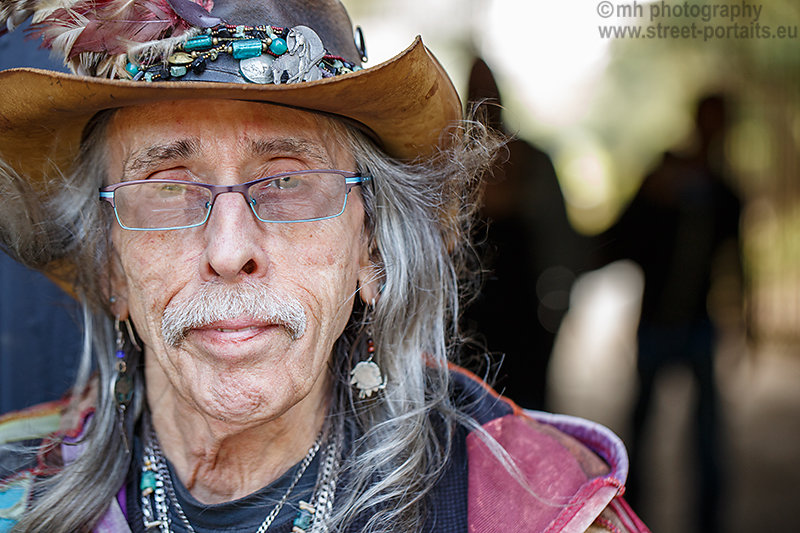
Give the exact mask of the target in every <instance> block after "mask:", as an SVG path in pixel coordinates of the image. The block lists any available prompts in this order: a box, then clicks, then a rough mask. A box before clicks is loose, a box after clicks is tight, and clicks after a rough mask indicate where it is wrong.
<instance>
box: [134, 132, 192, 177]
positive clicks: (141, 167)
mask: <svg viewBox="0 0 800 533" xmlns="http://www.w3.org/2000/svg"><path fill="white" fill-rule="evenodd" d="M200 152H201V150H200V140H199V139H197V138H194V137H193V138H188V139H179V140H176V141H173V142H171V143H168V144H160V145H156V146H149V147H147V148H144V149H142V150H139V151H137V152H135V153H133V154H132V155H131V156H130V157H128V158H127V159H126V160H125V163H124V164H123V166H122V172H123V176H128V175H130V174H137V173H141V172H145V171H147V170H150V169H151V168H154V167H156V166H158V165H159V164H161V163H163V162H165V161H175V160H185V159H190V158H192V157H194V156H196V155H198V154H200Z"/></svg>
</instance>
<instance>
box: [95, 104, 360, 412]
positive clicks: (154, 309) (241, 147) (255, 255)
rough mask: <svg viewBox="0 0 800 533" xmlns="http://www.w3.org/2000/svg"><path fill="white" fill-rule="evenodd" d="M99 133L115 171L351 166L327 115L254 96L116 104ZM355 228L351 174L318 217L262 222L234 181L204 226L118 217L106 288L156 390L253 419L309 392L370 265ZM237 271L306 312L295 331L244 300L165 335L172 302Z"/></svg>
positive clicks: (223, 180)
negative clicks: (337, 199) (125, 315)
mask: <svg viewBox="0 0 800 533" xmlns="http://www.w3.org/2000/svg"><path fill="white" fill-rule="evenodd" d="M107 147H108V148H107V149H108V156H109V157H108V165H109V166H108V171H109V172H108V176H109V183H116V182H119V181H129V180H137V179H148V178H150V179H153V178H170V179H195V180H197V181H201V182H204V183H211V184H217V185H233V184H238V183H243V182H246V181H251V180H253V179H257V178H260V177H264V176H269V175H273V174H277V173H280V172H286V171H293V170H306V169H314V168H334V169H340V170H355V164H354V161H353V158H352V156H351V155H350V154H349V153H346V151H345V150H344V149H343V148H342V147H341V145H340V144H339V143H337V141H336V138H335V137H334V133H333V130H332V128H331V126H330V122H329V119H326V118H323V117H320V116H315V115H312V114H311V113H306V112H302V111H297V110H292V109H288V108H282V107H277V106H271V105H267V104H258V103H250V102H237V101H224V100H205V101H180V102H165V103H161V104H156V105H148V106H146V107H131V108H124V109H122V110H120V111H118V112H117V113H116V114H115V115H114V117H113V119H112V121H111V124H110V126H109V137H108V144H107ZM363 228H364V210H363V204H362V202H361V197H360V193H359V189H358V188H356V189H354V190H353V191H352V192H351V193H350V196H349V198H348V201H347V208H346V210H345V211H344V213H343V214H342V215H341V216H339V217H336V218H332V219H328V220H322V221H316V222H301V223H289V224H281V223H265V222H261V221H259V220H258V219H256V218H255V216H254V215H253V212H252V211H251V210H250V208H249V206H248V205H247V203H246V201H245V199H244V197H243V196H242V195H240V194H237V193H230V194H228V193H226V194H222V195H220V196H218V197H217V200H216V203H215V204H214V206H213V209H212V210H211V214H210V217H209V219H208V221H207V223H206V224H205V225H204V226H200V227H194V228H188V229H179V230H168V231H131V230H124V229H122V228H120V227H119V226H117V225H116V224H115V225H114V230H113V234H112V240H113V244H114V248H115V250H116V252H117V254H118V260H119V267H120V268H119V269H118V270H119V271H120V273H119V274H118V275H117V276H116V279H115V280H114V283H113V290H114V292H115V294H116V295H117V296H118V297H120V299H121V301H123V302H125V303H126V304H127V310H128V311H129V313H130V318H131V320H132V321H133V323H134V325H135V326H136V329H137V332H138V333H139V335H140V336H141V338H142V341H143V342H144V345H145V362H146V367H145V368H146V377H147V383H148V398H149V399H150V401H151V402H154V401H156V402H157V401H159V400H160V399H168V397H170V398H177V399H178V400H177V401H178V403H181V402H182V404H183V405H184V406H188V407H189V408H190V409H194V410H196V411H199V412H201V413H203V414H204V415H206V416H209V417H211V418H213V419H217V420H224V421H228V422H234V423H242V424H245V425H249V424H256V423H260V422H264V421H268V420H270V419H273V418H274V417H276V416H279V415H280V414H282V413H284V412H286V410H287V409H289V408H290V407H292V406H293V405H295V404H297V403H298V402H300V401H301V400H303V399H304V398H306V397H309V395H310V393H312V392H314V393H315V394H316V395H317V396H319V397H321V396H322V394H321V393H320V391H324V389H325V385H326V383H325V381H326V380H325V369H326V363H327V362H328V359H329V357H330V355H331V349H332V347H333V344H334V342H335V340H336V339H337V338H338V337H339V335H340V334H341V333H342V331H343V329H344V327H345V324H346V323H347V320H348V318H349V316H350V313H351V310H352V299H353V297H354V295H355V293H356V289H357V282H358V276H359V270H360V268H361V267H366V266H367V245H366V237H365V235H364V233H363ZM245 285H247V286H251V287H252V286H254V287H255V288H256V292H259V293H264V294H265V296H264V298H265V299H269V298H272V299H274V300H275V301H276V302H278V303H279V304H280V303H281V302H283V303H285V302H294V306H295V307H296V311H300V312H301V315H304V316H305V321H306V324H305V329H304V331H302V334H300V335H299V336H298V335H297V334H296V332H295V334H293V332H292V331H291V329H290V328H287V327H286V326H285V325H284V324H282V323H281V321H280V320H277V319H275V320H272V319H264V318H256V317H254V316H252V315H251V314H250V312H248V311H245V310H241V311H237V312H236V313H234V314H235V316H228V315H226V318H223V319H221V320H216V321H215V322H213V323H210V324H206V325H203V326H198V327H194V328H191V329H189V330H188V331H186V332H185V336H184V337H183V339H182V340H181V341H179V342H176V343H169V342H167V341H166V340H165V339H164V337H163V335H162V321H163V317H164V313H165V311H169V312H175V310H178V311H177V312H178V314H180V313H181V311H180V310H182V309H184V307H185V306H186V305H187V304H191V303H192V302H193V301H195V300H197V299H198V295H199V294H201V293H202V292H203V291H204V290H206V289H208V288H209V287H211V288H213V289H214V290H215V291H221V292H222V293H227V292H229V289H236V288H237V287H241V286H245ZM213 294H214V295H218V294H219V293H218V292H214V293H213ZM218 299H219V297H218V296H215V297H214V298H212V300H218ZM123 306H124V304H123ZM168 314H169V313H168Z"/></svg>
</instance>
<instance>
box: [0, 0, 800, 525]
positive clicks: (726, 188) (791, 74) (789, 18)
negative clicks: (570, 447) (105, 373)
mask: <svg viewBox="0 0 800 533" xmlns="http://www.w3.org/2000/svg"><path fill="white" fill-rule="evenodd" d="M344 4H345V5H346V6H347V7H348V9H349V11H350V14H351V17H352V19H353V22H354V24H356V25H360V26H362V27H363V29H364V34H365V38H366V43H367V51H368V53H369V63H368V65H376V64H378V63H380V62H381V61H384V60H386V59H389V58H391V57H392V56H394V55H395V54H396V53H397V52H398V51H400V50H402V49H404V48H405V47H407V46H408V45H409V44H411V41H412V39H413V37H414V36H415V35H417V34H420V35H422V36H423V40H424V42H425V44H426V45H427V46H428V47H429V48H431V49H432V51H433V52H434V54H435V55H436V57H437V58H438V59H439V60H440V61H441V62H442V63H443V65H444V67H445V69H446V70H447V71H448V72H449V73H450V75H451V77H452V79H453V81H454V83H455V85H456V88H457V89H458V91H459V94H461V95H462V96H463V97H464V98H465V99H466V97H467V95H469V96H470V97H473V98H487V99H489V100H490V101H494V102H501V103H502V112H499V110H500V108H499V107H496V106H495V107H491V106H490V108H489V109H490V111H489V118H490V119H491V121H492V122H493V124H494V125H495V127H498V128H499V129H502V130H504V131H506V132H507V133H509V134H512V135H515V136H516V138H517V140H516V141H514V142H512V143H510V145H509V149H508V153H507V154H506V155H505V156H504V157H503V158H502V160H501V162H500V163H498V168H497V172H496V177H495V178H494V179H493V180H492V181H491V182H490V183H489V184H488V185H487V189H486V202H485V205H484V206H483V208H482V217H483V219H484V220H485V222H486V223H485V224H484V225H482V226H481V227H480V228H479V230H478V232H479V233H478V235H477V237H478V238H479V240H480V241H481V243H482V244H481V246H480V247H479V248H478V249H479V252H480V253H481V254H482V259H483V264H484V266H485V269H486V271H485V274H484V279H485V286H486V287H487V290H486V291H485V292H484V293H483V294H482V295H480V296H479V297H478V298H477V299H476V301H475V303H474V304H473V305H472V306H471V307H470V308H469V309H468V310H467V314H466V317H465V322H464V327H465V328H466V329H467V330H470V331H480V332H481V333H480V334H476V335H475V338H476V339H477V341H478V344H479V345H480V344H481V343H483V344H485V345H486V346H487V347H488V349H489V350H490V351H491V352H492V353H493V362H497V361H499V360H500V359H501V358H503V355H502V354H505V356H504V357H505V361H504V362H503V365H502V366H500V369H499V370H495V373H496V382H497V386H498V388H499V389H502V390H505V391H506V392H507V393H508V395H509V396H511V397H513V398H517V399H518V400H519V401H520V403H522V404H523V405H524V406H525V407H530V408H546V409H548V410H552V411H556V412H564V413H570V414H575V415H579V416H584V417H587V418H591V419H594V420H597V421H599V422H602V423H604V424H606V425H608V426H610V427H611V428H612V429H613V430H615V431H616V432H617V433H618V434H619V435H620V436H621V437H622V438H623V439H624V440H625V442H626V444H627V445H628V446H629V448H630V449H631V452H632V461H633V463H634V467H633V468H634V472H635V473H636V474H637V475H635V476H633V478H632V480H631V482H632V486H631V494H630V496H631V498H632V499H633V500H634V501H635V503H636V509H637V511H638V512H639V513H640V514H641V515H642V517H643V518H644V519H645V521H646V522H647V523H648V524H649V525H650V527H651V528H652V529H653V531H659V532H678V531H681V532H692V531H696V532H713V531H716V530H725V531H733V532H739V531H741V532H744V531H752V530H760V531H786V530H793V529H794V528H795V527H796V526H795V525H794V524H793V521H792V522H790V511H789V510H790V509H792V508H793V505H794V504H795V503H796V502H797V501H800V446H798V442H799V441H800V416H799V415H800V386H799V385H798V384H800V355H798V350H797V348H798V346H799V345H800V269H799V268H798V266H800V265H799V264H798V263H800V183H799V182H798V157H799V156H798V149H797V148H798V145H799V144H800V83H798V81H799V80H800V76H798V74H799V73H800V38H799V37H798V27H799V26H800V4H798V3H797V2H796V1H795V0H763V1H761V2H759V3H751V2H749V1H744V2H743V1H742V0H738V1H737V0H716V1H704V0H688V1H671V0H663V1H657V2H623V1H601V0H569V1H560V2H559V1H554V0H548V1H544V0H436V1H435V2H432V1H430V0H405V1H404V2H396V1H390V0H345V1H344ZM637 32H639V33H638V37H637ZM12 38H13V39H19V32H17V35H16V36H15V35H14V34H12V35H9V36H4V37H3V38H2V39H0V62H2V65H3V67H4V68H6V67H9V66H14V64H20V65H21V64H33V63H32V62H33V61H46V54H45V55H41V54H40V55H38V56H36V57H33V56H31V57H28V56H21V55H19V49H21V47H24V45H22V44H14V43H16V41H11V40H10V39H12ZM19 43H21V39H19ZM27 48H28V49H30V48H31V46H30V43H29V44H28V45H27ZM34 48H35V47H34ZM31 53H34V52H31ZM23 276H32V274H29V273H25V272H22V271H20V270H19V268H18V267H16V265H14V264H13V263H12V262H10V261H9V260H7V259H6V258H0V288H2V298H0V327H2V331H0V412H4V411H8V410H10V409H14V408H19V407H21V406H23V405H28V404H30V403H34V402H36V401H42V400H43V399H47V398H48V397H58V396H59V395H60V394H61V393H62V392H63V390H64V388H65V387H66V384H67V383H69V378H70V372H71V368H70V364H69V362H68V361H64V360H63V359H60V357H62V354H64V353H67V352H69V351H70V350H66V349H65V348H64V346H65V343H67V344H68V343H77V342H78V339H77V334H75V333H73V332H72V330H71V329H70V328H73V329H74V324H75V322H76V320H75V314H76V312H75V310H74V309H71V308H70V303H69V301H68V299H64V298H62V297H61V296H59V293H58V292H57V290H55V289H54V288H52V287H50V286H49V285H48V282H46V281H41V282H39V281H32V280H30V279H29V278H27V277H26V278H24V279H25V281H20V280H21V279H22V277H23ZM32 287H35V289H33V288H32ZM39 287H42V288H41V289H40V288H39ZM37 291H42V292H41V293H40V292H37ZM53 303H55V304H56V305H52V304H53ZM20 306H23V307H20ZM24 306H27V307H24ZM52 309H55V312H56V313H58V316H53V315H51V314H50V313H51V310H52ZM54 328H55V331H56V334H55V335H52V336H49V335H43V334H42V332H43V331H48V332H49V331H51V330H53V329H54ZM61 328H63V329H61ZM44 338H47V339H49V340H48V341H44V340H42V339H44ZM52 339H56V341H55V343H54V342H53V341H52ZM43 342H44V343H47V342H49V343H50V345H43V344H42V343H43ZM20 353H25V354H26V356H25V357H24V358H21V357H19V356H18V354H20ZM53 353H55V354H56V355H55V356H51V355H49V354H53ZM14 354H17V356H16V357H12V355H14ZM27 354H30V357H28V356H27ZM36 357H39V358H40V361H39V362H36V361H35V358H36ZM32 368H35V369H37V370H36V372H37V373H39V374H40V375H44V377H45V378H46V379H37V380H33V381H35V382H36V386H35V387H34V388H32V387H31V385H30V383H29V382H26V381H25V380H20V379H18V378H17V377H16V376H18V375H21V374H19V373H20V372H24V371H26V370H28V371H29V370H30V369H32ZM493 368H495V369H496V366H494V367H493ZM39 387H41V390H39Z"/></svg>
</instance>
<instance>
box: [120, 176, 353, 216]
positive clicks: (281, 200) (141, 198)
mask: <svg viewBox="0 0 800 533" xmlns="http://www.w3.org/2000/svg"><path fill="white" fill-rule="evenodd" d="M346 193H347V185H346V183H345V177H344V176H342V175H340V174H333V173H325V172H310V173H302V174H294V175H290V176H282V177H277V178H275V179H270V180H266V181H262V182H258V183H254V184H253V185H251V186H250V187H249V189H248V193H247V196H248V198H247V201H248V203H249V205H250V206H251V208H252V210H253V213H255V215H256V217H258V218H259V219H261V220H262V221H264V222H300V221H308V220H318V219H322V218H328V217H333V216H336V215H339V214H341V212H342V211H343V209H344V205H345V197H346ZM114 202H115V205H116V210H117V216H118V217H119V220H120V222H121V223H122V225H123V226H125V227H128V228H141V229H156V228H160V229H167V228H182V227H188V226H194V225H199V224H202V223H203V222H204V221H205V220H206V218H207V216H208V212H209V210H210V209H211V203H212V192H211V191H210V190H209V189H208V188H206V187H203V186H201V185H198V184H194V183H191V182H186V183H175V182H159V181H157V180H153V181H151V182H145V183H132V184H130V185H124V186H121V187H119V188H117V189H116V191H115V195H114Z"/></svg>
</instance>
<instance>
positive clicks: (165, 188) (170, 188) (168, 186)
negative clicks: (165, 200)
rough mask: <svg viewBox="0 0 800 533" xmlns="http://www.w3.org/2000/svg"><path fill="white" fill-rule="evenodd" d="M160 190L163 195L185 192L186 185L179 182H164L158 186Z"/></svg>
mask: <svg viewBox="0 0 800 533" xmlns="http://www.w3.org/2000/svg"><path fill="white" fill-rule="evenodd" d="M158 192H159V193H161V194H163V195H176V194H183V193H185V192H186V185H181V184H178V183H162V184H161V186H160V187H159V188H158Z"/></svg>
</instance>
